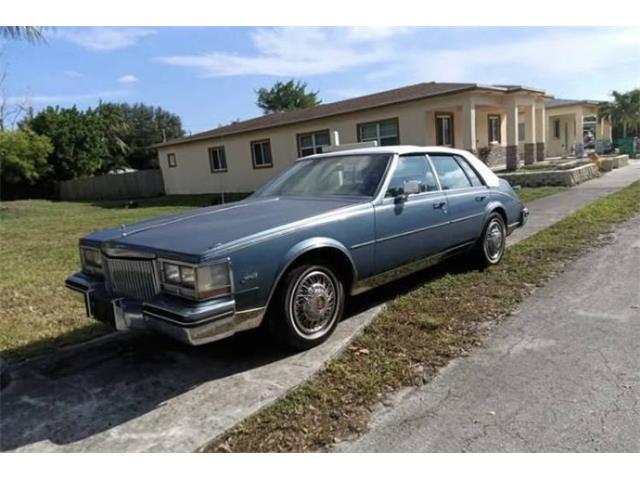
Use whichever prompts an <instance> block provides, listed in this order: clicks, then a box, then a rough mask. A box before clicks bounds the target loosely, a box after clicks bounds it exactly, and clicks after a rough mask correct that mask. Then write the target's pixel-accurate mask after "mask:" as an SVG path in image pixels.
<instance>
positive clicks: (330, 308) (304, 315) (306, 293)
mask: <svg viewBox="0 0 640 480" xmlns="http://www.w3.org/2000/svg"><path fill="white" fill-rule="evenodd" d="M291 292H292V293H291V296H290V299H289V315H290V318H291V320H292V323H293V327H294V329H295V330H296V332H297V333H298V335H300V336H301V337H303V338H305V339H308V340H312V339H316V338H318V337H321V336H322V335H324V334H325V333H326V332H327V331H328V330H329V329H330V328H331V327H332V326H333V324H334V322H335V321H336V317H337V314H338V302H339V300H340V299H339V298H338V296H339V295H341V294H342V292H341V291H340V290H339V287H338V282H337V280H336V278H335V276H333V274H332V273H331V272H329V271H325V270H324V269H322V270H321V269H316V268H312V269H309V270H307V271H306V272H304V273H303V274H302V275H301V276H300V277H299V278H298V280H297V281H296V283H295V285H294V287H293V289H292V291H291Z"/></svg>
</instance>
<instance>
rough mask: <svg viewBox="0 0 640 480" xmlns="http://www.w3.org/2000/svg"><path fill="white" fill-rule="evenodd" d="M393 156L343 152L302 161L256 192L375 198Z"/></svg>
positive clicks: (273, 194)
mask: <svg viewBox="0 0 640 480" xmlns="http://www.w3.org/2000/svg"><path fill="white" fill-rule="evenodd" d="M389 158H390V156H389V155H341V156H336V157H324V158H316V159H308V160H299V161H297V162H296V163H295V164H294V165H292V166H291V167H290V168H289V169H288V170H286V171H284V172H283V173H282V174H280V175H279V176H277V177H276V178H274V179H273V180H272V181H271V182H269V183H267V184H266V185H265V186H264V187H262V188H261V189H260V190H258V191H257V192H256V196H259V197H279V196H286V195H296V196H300V195H301V196H318V195H340V196H343V195H346V196H358V197H372V196H373V195H375V193H376V191H377V189H378V185H380V182H381V181H382V177H383V176H384V172H385V170H386V168H387V164H388V163H389Z"/></svg>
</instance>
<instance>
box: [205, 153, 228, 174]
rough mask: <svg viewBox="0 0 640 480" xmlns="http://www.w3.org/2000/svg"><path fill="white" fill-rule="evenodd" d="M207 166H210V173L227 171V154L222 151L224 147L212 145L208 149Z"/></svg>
mask: <svg viewBox="0 0 640 480" xmlns="http://www.w3.org/2000/svg"><path fill="white" fill-rule="evenodd" d="M209 166H210V167H211V173H220V172H226V171H227V156H226V155H225V153H224V147H212V148H210V149H209Z"/></svg>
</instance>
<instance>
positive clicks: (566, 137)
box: [564, 122, 570, 153]
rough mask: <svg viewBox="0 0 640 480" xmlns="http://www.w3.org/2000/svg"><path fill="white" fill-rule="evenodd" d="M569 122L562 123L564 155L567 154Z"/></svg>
mask: <svg viewBox="0 0 640 480" xmlns="http://www.w3.org/2000/svg"><path fill="white" fill-rule="evenodd" d="M569 150H570V148H569V122H564V153H569Z"/></svg>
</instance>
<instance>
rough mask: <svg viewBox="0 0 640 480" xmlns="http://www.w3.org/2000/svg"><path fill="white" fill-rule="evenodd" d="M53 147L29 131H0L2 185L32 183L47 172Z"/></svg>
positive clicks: (41, 136)
mask: <svg viewBox="0 0 640 480" xmlns="http://www.w3.org/2000/svg"><path fill="white" fill-rule="evenodd" d="M52 151H53V145H51V142H50V141H49V139H48V138H47V137H45V136H44V135H38V134H36V133H34V132H32V131H31V130H27V129H24V130H12V131H8V132H1V131H0V177H1V178H2V182H3V183H9V184H16V183H20V182H23V181H26V182H29V183H34V182H35V181H36V180H38V179H39V178H40V177H41V176H42V175H45V174H46V173H47V172H48V170H49V168H50V167H49V164H48V162H47V158H48V157H49V155H50V154H51V152H52Z"/></svg>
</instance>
